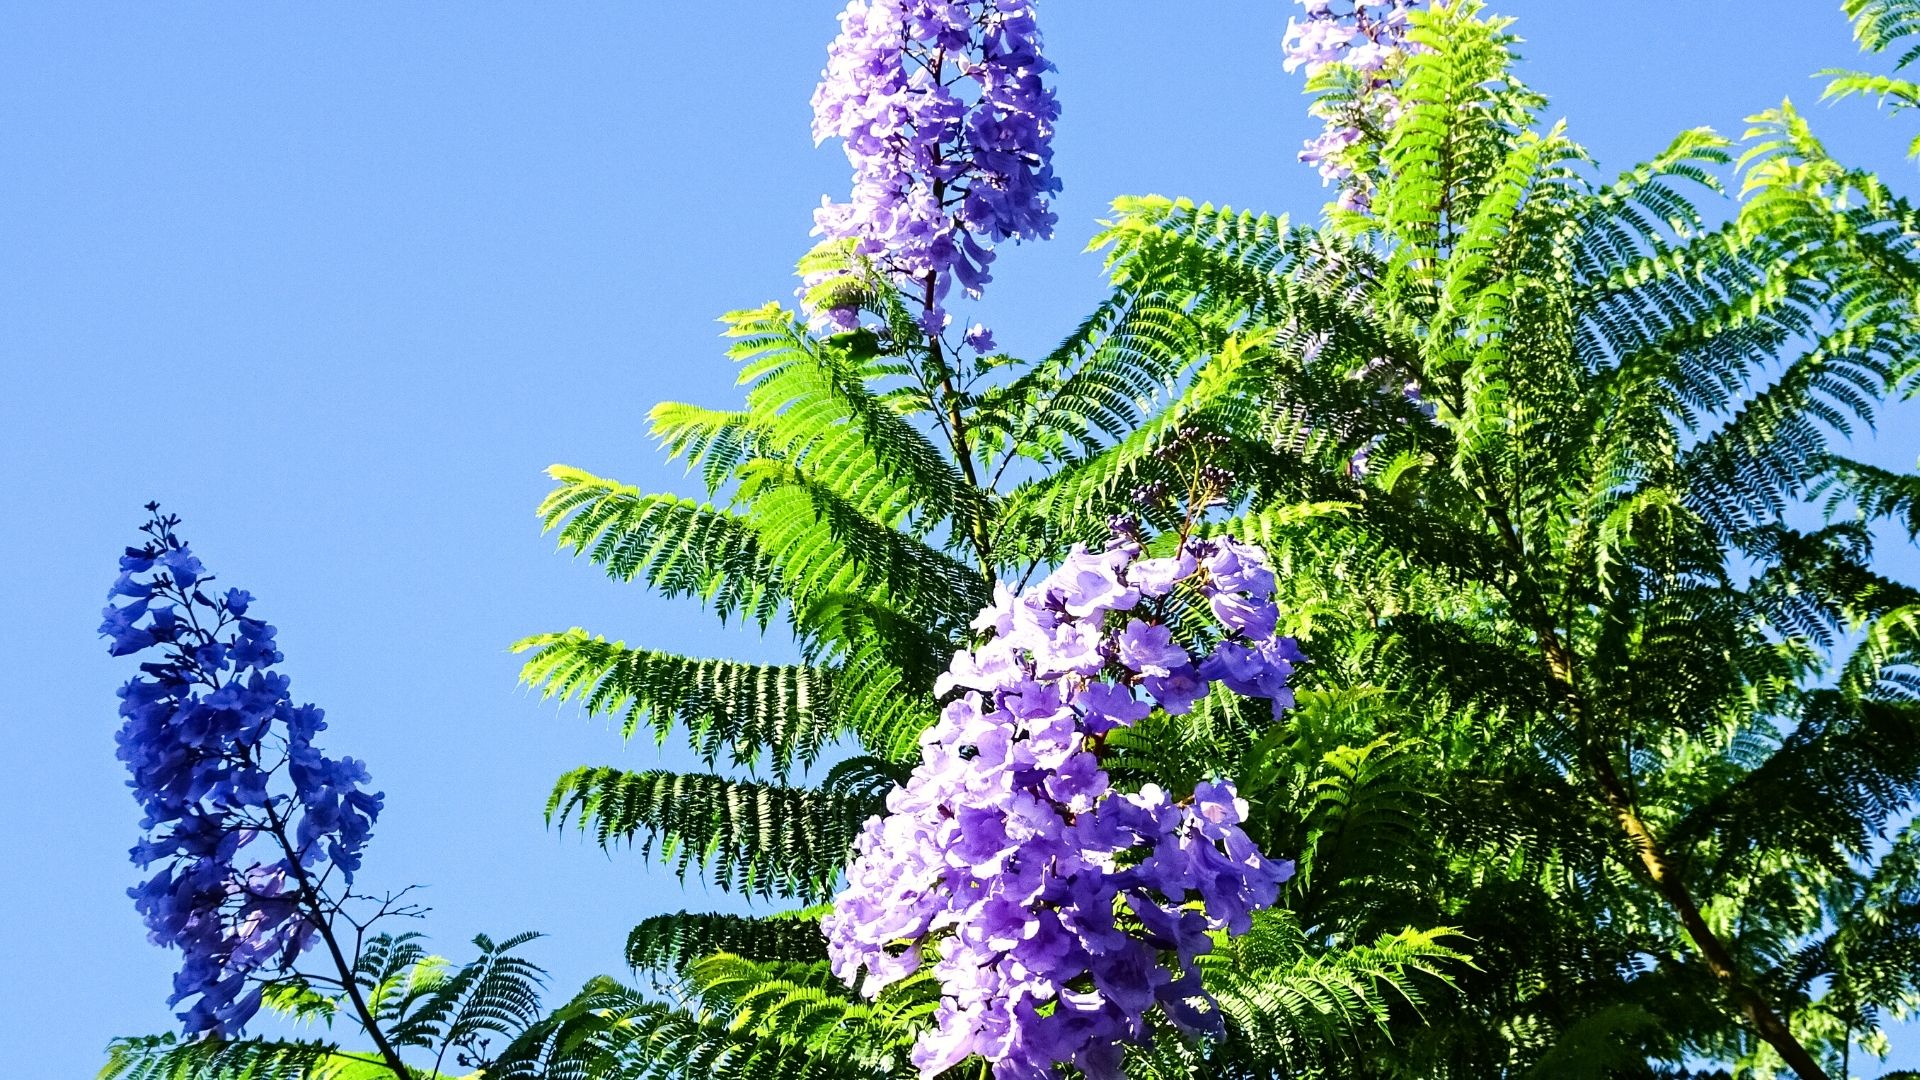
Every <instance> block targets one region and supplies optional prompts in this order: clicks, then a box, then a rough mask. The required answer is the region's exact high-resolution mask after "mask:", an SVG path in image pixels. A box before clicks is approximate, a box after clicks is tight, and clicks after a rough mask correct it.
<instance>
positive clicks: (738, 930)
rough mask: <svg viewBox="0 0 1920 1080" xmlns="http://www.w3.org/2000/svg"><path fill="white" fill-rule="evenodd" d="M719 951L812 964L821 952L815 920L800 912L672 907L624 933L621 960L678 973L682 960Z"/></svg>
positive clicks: (822, 955) (823, 952)
mask: <svg viewBox="0 0 1920 1080" xmlns="http://www.w3.org/2000/svg"><path fill="white" fill-rule="evenodd" d="M722 952H726V953H733V954H735V955H738V956H744V957H747V958H748V959H751V960H762V961H781V962H786V963H818V962H821V961H824V960H825V959H826V955H827V953H826V940H825V939H824V938H822V937H821V936H820V920H819V919H818V918H817V917H810V916H808V915H806V914H804V913H791V914H783V915H775V916H771V917H758V918H756V917H753V916H747V915H711V914H705V913H701V912H693V911H678V912H675V913H673V914H671V915H655V916H654V917H652V918H650V919H643V920H641V922H640V925H638V926H636V927H634V928H633V932H632V933H631V934H629V935H627V964H628V966H630V967H633V968H637V969H639V970H642V971H645V970H656V969H657V970H660V971H664V972H669V973H671V974H673V975H676V976H677V975H684V974H686V970H687V967H688V965H690V964H692V963H694V962H695V961H697V960H699V959H701V958H702V957H706V956H711V955H713V954H714V953H722Z"/></svg>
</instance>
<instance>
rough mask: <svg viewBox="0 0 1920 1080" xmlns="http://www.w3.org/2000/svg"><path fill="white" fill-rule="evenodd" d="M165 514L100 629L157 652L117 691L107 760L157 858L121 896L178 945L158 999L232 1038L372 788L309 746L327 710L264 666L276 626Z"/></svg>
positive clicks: (300, 939) (371, 806)
mask: <svg viewBox="0 0 1920 1080" xmlns="http://www.w3.org/2000/svg"><path fill="white" fill-rule="evenodd" d="M149 509H157V508H153V507H150V508H149ZM177 524H178V519H177V518H173V517H162V516H160V515H159V514H158V513H157V512H156V513H155V516H154V518H153V520H152V521H150V522H149V523H148V524H147V525H146V526H145V527H144V530H145V531H146V532H147V533H148V535H149V536H150V537H151V539H150V540H149V541H148V542H147V543H146V544H145V545H144V546H142V547H138V548H128V549H127V552H126V554H125V555H124V556H122V557H121V559H120V577H119V580H117V581H115V582H114V585H113V588H112V590H111V591H110V592H109V594H108V600H109V605H108V607H107V609H106V612H105V621H104V622H103V623H101V626H100V632H101V633H102V634H103V635H105V636H107V637H109V638H111V639H112V652H113V655H115V656H128V655H132V654H135V653H141V652H146V651H149V650H151V651H154V652H156V653H158V658H157V659H155V660H152V661H149V662H147V663H143V664H141V665H140V671H141V675H140V676H139V677H137V678H135V679H133V680H132V681H130V682H128V683H127V684H126V685H125V686H123V687H121V689H120V716H121V717H122V718H123V722H122V725H121V728H120V732H119V734H118V736H117V739H118V742H119V757H120V760H121V761H123V762H125V763H126V766H127V771H128V772H129V773H131V774H132V775H131V779H130V780H129V781H128V783H129V786H130V787H132V788H133V791H134V797H135V798H136V799H138V800H139V802H140V805H141V807H142V809H143V810H144V811H145V812H146V813H145V817H144V818H143V820H142V821H141V828H142V829H143V830H145V832H146V836H145V837H144V838H143V840H142V841H141V842H140V843H139V844H138V845H136V846H135V847H134V848H133V851H132V855H133V861H134V863H135V864H136V865H138V866H140V867H141V868H142V869H150V868H151V867H152V866H153V865H154V864H155V863H160V864H162V866H161V869H160V871H159V872H158V873H156V874H155V875H154V876H153V877H152V878H150V879H149V880H147V881H146V882H145V883H143V884H141V885H139V886H137V887H135V888H133V889H130V890H128V893H129V895H131V896H132V897H133V900H134V906H135V907H136V908H137V909H138V910H139V912H140V914H141V916H142V917H143V918H144V919H145V921H146V924H147V929H148V931H149V937H150V938H151V939H152V941H153V942H154V943H155V944H157V945H160V946H163V947H172V948H178V949H180V950H181V952H182V953H183V954H184V958H183V960H182V962H181V967H180V972H179V973H178V974H177V975H175V976H174V980H173V991H174V992H173V996H172V997H171V998H169V1000H168V1004H179V1003H180V1002H182V1001H184V1000H186V999H187V998H190V997H196V996H197V998H198V1000H196V1001H195V1002H194V1003H193V1004H192V1006H191V1007H189V1008H188V1009H187V1010H186V1011H185V1012H182V1013H181V1014H180V1019H181V1020H182V1021H183V1022H184V1025H185V1029H186V1031H187V1032H188V1033H189V1034H195V1035H197V1034H208V1035H215V1036H229V1035H232V1034H234V1033H235V1032H237V1031H239V1030H240V1029H241V1028H242V1027H243V1026H244V1025H245V1024H246V1022H247V1021H248V1019H250V1018H251V1017H252V1016H253V1014H254V1012H255V1011H256V1010H258V1009H259V1007H260V991H259V989H258V988H257V987H255V988H251V989H250V988H249V986H248V984H249V982H250V981H251V976H252V975H253V974H254V973H255V972H257V971H260V970H262V969H274V968H278V969H284V968H286V967H287V966H288V965H290V964H291V963H292V962H293V960H294V959H295V958H296V957H297V956H298V955H299V954H300V953H301V952H302V951H303V950H304V949H306V947H307V946H308V945H309V944H310V943H311V941H312V938H313V935H314V934H315V933H316V932H317V931H318V930H319V928H320V927H319V923H318V921H317V920H319V919H320V918H323V917H324V915H323V913H322V911H321V899H320V893H319V889H320V888H321V886H322V884H323V883H324V882H325V880H326V878H327V877H328V876H329V875H330V874H331V873H333V872H335V871H337V872H338V873H339V875H340V877H341V879H342V880H343V882H347V883H350V882H351V881H352V879H353V873H354V871H355V870H356V869H358V868H359V866H360V856H361V849H362V848H363V847H364V846H365V844H366V842H367V839H368V837H369V835H370V834H371V830H372V827H373V822H374V819H375V818H376V817H377V816H378V815H379V813H380V805H381V797H380V796H379V795H377V794H370V793H368V792H365V791H362V790H361V785H362V784H365V783H366V782H367V781H368V776H367V772H366V769H365V767H364V766H362V765H361V764H360V763H359V762H357V761H354V760H353V759H352V758H337V759H336V758H330V757H327V756H326V755H325V754H323V753H321V752H320V750H319V749H318V748H316V747H315V746H314V744H313V740H314V736H315V735H317V734H318V733H319V732H320V731H322V730H323V729H325V727H326V723H325V721H324V720H323V719H322V715H321V712H320V710H319V709H317V708H315V707H313V706H311V705H299V706H296V705H294V704H293V702H292V700H291V698H290V696H289V692H288V680H287V677H286V676H285V675H281V674H279V673H277V672H275V671H273V670H271V668H272V666H273V665H274V664H276V663H279V662H280V660H281V659H282V657H281V654H280V651H279V649H278V648H277V647H276V646H275V644H274V629H273V627H272V626H269V625H268V624H267V623H265V622H262V621H261V620H259V619H257V618H253V617H252V616H250V615H249V614H248V611H249V609H250V607H251V604H252V600H253V598H252V597H251V596H249V595H248V594H247V593H246V592H244V591H242V590H240V589H228V590H226V591H225V592H224V593H219V594H217V595H216V594H212V593H210V592H209V591H208V586H209V584H210V583H211V582H212V580H213V578H212V577H211V576H210V575H209V574H208V573H207V572H206V568H205V567H204V566H203V565H202V564H201V562H200V560H199V559H198V558H196V557H195V556H194V554H193V552H192V549H191V548H189V547H188V546H187V545H186V544H185V543H182V542H181V541H180V539H179V538H178V537H177V536H176V535H175V534H174V527H175V525H177ZM115 599H122V600H125V601H126V602H125V603H120V604H115V603H112V602H111V601H113V600H115ZM276 788H277V789H280V790H278V791H276V790H275V789H276ZM263 847H264V848H267V849H268V850H264V851H263V850H259V849H261V848H263Z"/></svg>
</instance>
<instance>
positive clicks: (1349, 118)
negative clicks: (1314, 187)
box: [1284, 0, 1420, 211]
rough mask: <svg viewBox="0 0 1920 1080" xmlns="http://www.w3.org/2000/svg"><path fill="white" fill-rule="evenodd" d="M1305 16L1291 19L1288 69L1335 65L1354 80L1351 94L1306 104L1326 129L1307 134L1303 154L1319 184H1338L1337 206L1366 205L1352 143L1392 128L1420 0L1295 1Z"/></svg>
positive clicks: (1366, 188) (1357, 207)
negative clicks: (1315, 171) (1399, 80)
mask: <svg viewBox="0 0 1920 1080" xmlns="http://www.w3.org/2000/svg"><path fill="white" fill-rule="evenodd" d="M1300 4H1301V6H1303V7H1305V8H1306V19H1305V20H1304V21H1302V20H1299V19H1289V20H1288V21H1287V36H1286V39H1285V43H1284V44H1285V48H1286V51H1287V60H1286V69H1287V70H1288V71H1293V70H1296V69H1298V68H1302V67H1304V68H1305V69H1306V72H1307V74H1308V75H1309V76H1311V75H1317V74H1319V73H1320V72H1321V71H1322V70H1324V69H1325V68H1327V67H1328V66H1330V65H1333V64H1339V65H1342V66H1344V67H1346V68H1348V69H1350V70H1351V71H1352V72H1353V73H1354V74H1355V76H1356V77H1357V79H1358V84H1357V91H1358V92H1357V93H1356V94H1355V95H1354V96H1353V97H1351V98H1346V97H1341V98H1339V99H1337V100H1325V99H1323V100H1322V101H1320V102H1317V103H1315V104H1314V105H1313V107H1312V108H1311V109H1310V110H1309V111H1310V112H1312V113H1313V115H1315V116H1318V117H1320V118H1321V119H1322V120H1324V121H1326V130H1324V131H1322V132H1321V133H1320V134H1319V135H1317V136H1315V137H1314V138H1311V139H1309V140H1307V143H1306V147H1305V149H1303V150H1301V151H1300V160H1301V161H1304V162H1306V163H1307V164H1309V165H1313V166H1315V167H1316V168H1318V169H1319V170H1320V178H1321V180H1322V181H1324V182H1328V183H1333V182H1338V183H1339V184H1340V185H1341V194H1340V205H1341V206H1342V207H1345V208H1346V209H1349V210H1360V211H1365V210H1366V209H1367V207H1368V205H1369V204H1370V202H1371V197H1372V196H1371V191H1370V189H1369V185H1368V183H1367V181H1366V178H1365V177H1364V176H1360V175H1357V174H1356V170H1355V168H1354V163H1353V155H1352V154H1351V153H1349V150H1350V148H1351V147H1353V146H1354V144H1356V143H1358V142H1360V141H1361V139H1362V138H1363V137H1364V136H1365V135H1366V133H1367V132H1368V131H1369V130H1371V131H1375V132H1379V131H1384V130H1386V129H1388V128H1391V127H1392V126H1393V125H1394V123H1395V122H1396V121H1398V119H1399V116H1400V100H1399V98H1398V97H1396V96H1395V94H1394V80H1395V78H1396V76H1397V69H1398V67H1399V63H1400V59H1401V57H1403V56H1404V55H1406V54H1407V53H1408V52H1411V51H1413V50H1415V49H1416V48H1418V46H1416V45H1414V44H1413V43H1411V42H1409V41H1408V40H1407V26H1408V15H1409V13H1410V12H1412V11H1413V10H1414V9H1415V8H1417V7H1419V6H1420V0H1300Z"/></svg>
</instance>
